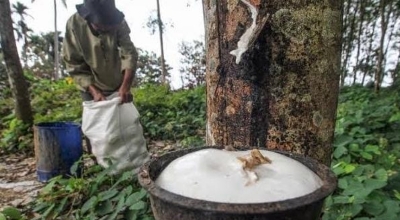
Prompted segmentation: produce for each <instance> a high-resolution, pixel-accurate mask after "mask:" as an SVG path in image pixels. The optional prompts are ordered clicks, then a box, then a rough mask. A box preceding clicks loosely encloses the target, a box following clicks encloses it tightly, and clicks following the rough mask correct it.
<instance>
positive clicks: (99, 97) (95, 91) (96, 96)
mask: <svg viewBox="0 0 400 220" xmlns="http://www.w3.org/2000/svg"><path fill="white" fill-rule="evenodd" d="M88 90H89V93H90V94H91V95H92V96H93V101H95V102H99V101H104V100H106V97H104V95H103V93H101V91H100V90H99V89H97V88H96V87H95V86H92V85H91V86H89V89H88Z"/></svg>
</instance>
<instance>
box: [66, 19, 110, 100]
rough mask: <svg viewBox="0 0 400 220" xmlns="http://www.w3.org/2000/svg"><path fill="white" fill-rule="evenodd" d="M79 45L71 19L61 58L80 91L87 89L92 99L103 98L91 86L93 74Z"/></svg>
mask: <svg viewBox="0 0 400 220" xmlns="http://www.w3.org/2000/svg"><path fill="white" fill-rule="evenodd" d="M79 48H80V45H79V42H78V40H77V39H76V36H75V33H74V31H73V28H72V20H69V21H68V23H67V28H66V31H65V38H64V41H63V60H64V62H65V64H66V67H67V71H68V73H69V75H70V76H71V77H72V79H73V80H74V82H75V83H76V85H77V87H78V88H79V89H80V90H81V91H88V92H90V94H91V95H92V96H93V99H94V101H101V100H105V98H104V96H103V95H102V93H101V92H100V91H99V90H98V89H97V88H96V87H95V86H93V81H94V78H93V75H92V72H91V70H90V67H89V65H87V63H86V62H85V60H84V58H83V56H82V52H81V51H80V49H79Z"/></svg>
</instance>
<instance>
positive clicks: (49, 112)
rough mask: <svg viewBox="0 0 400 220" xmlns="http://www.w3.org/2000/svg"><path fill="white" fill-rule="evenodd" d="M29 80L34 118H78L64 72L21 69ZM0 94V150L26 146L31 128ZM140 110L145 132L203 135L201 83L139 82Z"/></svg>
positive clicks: (161, 136) (195, 142)
mask: <svg viewBox="0 0 400 220" xmlns="http://www.w3.org/2000/svg"><path fill="white" fill-rule="evenodd" d="M26 77H27V79H28V81H29V84H30V93H31V102H32V108H33V111H34V122H35V123H40V122H54V121H57V122H60V121H72V122H78V123H80V122H81V115H82V99H81V96H80V92H79V91H78V90H77V89H76V87H75V85H74V84H73V83H72V81H71V79H70V78H66V79H64V80H58V81H55V82H54V81H51V80H47V79H41V78H37V77H35V76H33V75H31V74H28V73H27V74H26ZM2 92H3V93H4V94H3V95H4V99H0V116H1V117H0V150H3V151H6V152H9V153H11V152H21V151H28V152H29V151H32V149H33V147H32V146H33V142H32V141H33V140H32V137H33V136H32V128H31V127H30V126H29V125H24V124H23V123H22V122H20V121H18V120H17V119H16V118H15V115H14V113H13V110H12V109H13V100H12V98H11V95H10V94H9V91H7V90H5V91H1V92H0V93H2ZM132 92H133V94H134V104H135V106H136V107H137V109H138V111H139V113H140V114H141V122H142V125H143V128H144V133H145V137H146V138H147V139H150V140H157V141H159V140H169V141H175V142H180V143H181V145H184V146H200V145H203V144H204V136H205V132H204V130H205V117H206V114H205V109H206V102H205V87H204V86H202V87H197V88H194V89H190V90H179V91H171V90H170V89H169V88H168V87H166V86H158V85H152V84H148V85H143V86H141V87H140V88H134V89H133V90H132Z"/></svg>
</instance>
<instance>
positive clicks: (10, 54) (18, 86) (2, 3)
mask: <svg viewBox="0 0 400 220" xmlns="http://www.w3.org/2000/svg"><path fill="white" fill-rule="evenodd" d="M0 14H1V16H0V43H1V48H2V50H3V54H4V61H5V63H6V68H7V74H8V79H9V81H10V87H11V91H12V94H13V96H14V100H15V115H16V117H17V118H18V119H20V120H22V121H23V122H24V123H26V124H32V122H33V117H32V110H31V105H30V99H29V93H28V85H27V83H26V81H25V77H24V74H23V70H22V66H21V62H20V59H19V55H18V50H17V46H16V43H15V37H14V32H13V30H14V29H13V26H12V19H11V9H10V1H9V0H0Z"/></svg>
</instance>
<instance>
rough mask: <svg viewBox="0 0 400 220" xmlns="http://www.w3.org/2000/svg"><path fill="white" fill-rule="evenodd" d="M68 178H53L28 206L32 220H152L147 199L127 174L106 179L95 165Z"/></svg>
mask: <svg viewBox="0 0 400 220" xmlns="http://www.w3.org/2000/svg"><path fill="white" fill-rule="evenodd" d="M78 167H79V163H76V164H75V165H74V166H73V167H72V168H71V170H72V172H71V173H73V174H75V175H73V176H72V177H70V178H63V177H62V176H58V177H55V178H53V179H51V180H50V182H49V183H48V184H47V185H46V186H45V187H44V188H43V189H42V190H41V192H40V194H39V196H38V198H37V200H36V201H34V202H33V203H32V205H31V206H32V207H31V210H30V211H31V212H32V213H33V214H34V215H33V216H37V217H35V218H33V219H76V220H92V219H93V220H98V219H101V220H118V219H129V220H135V219H140V220H152V219H153V217H152V214H151V210H150V207H149V201H148V195H147V193H146V191H145V190H144V189H142V188H141V187H140V185H139V184H138V182H137V177H136V175H135V173H133V172H131V171H129V172H124V173H123V174H120V175H116V176H114V175H110V174H109V170H110V168H109V169H102V168H101V167H100V166H98V165H95V166H91V167H88V168H87V169H84V172H83V175H82V177H78V175H76V171H77V170H78V169H77V168H78Z"/></svg>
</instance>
